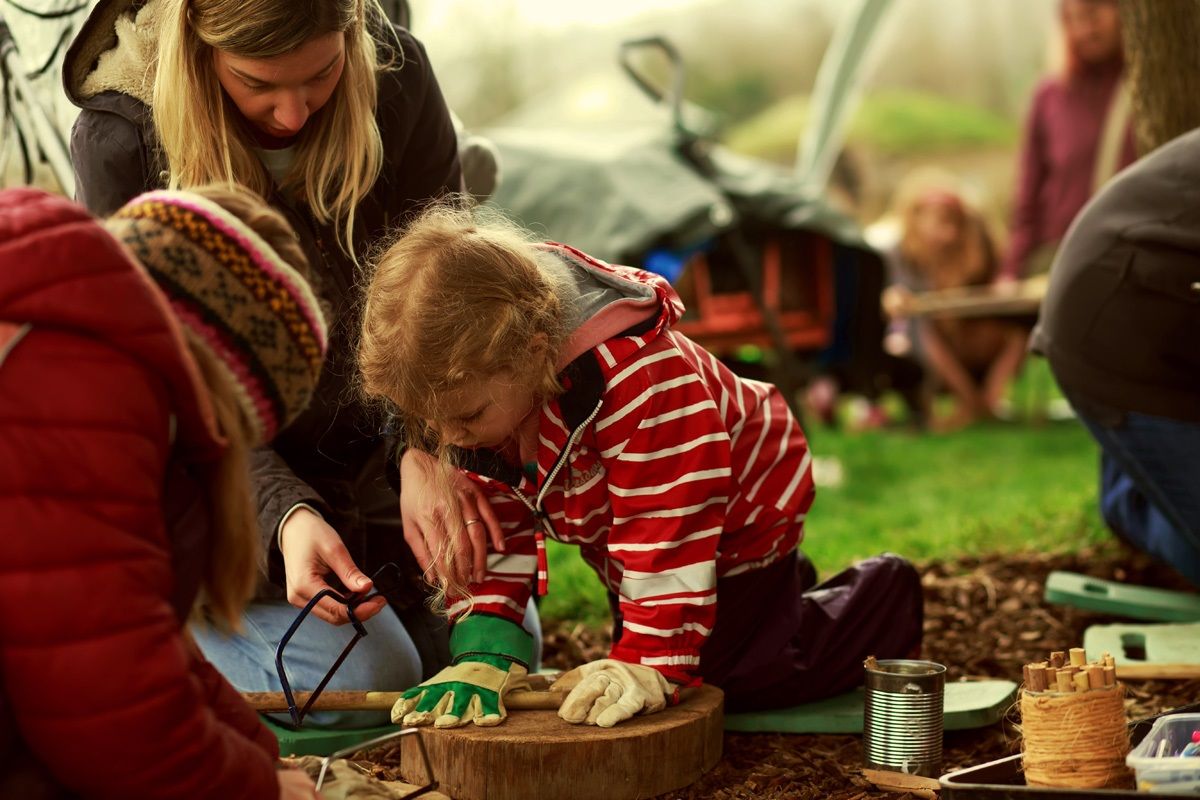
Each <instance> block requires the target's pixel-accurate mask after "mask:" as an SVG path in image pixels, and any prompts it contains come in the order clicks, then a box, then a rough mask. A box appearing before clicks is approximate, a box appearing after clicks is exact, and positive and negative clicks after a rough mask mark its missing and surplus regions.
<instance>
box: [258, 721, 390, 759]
mask: <svg viewBox="0 0 1200 800" xmlns="http://www.w3.org/2000/svg"><path fill="white" fill-rule="evenodd" d="M260 719H262V721H263V722H264V723H265V724H266V726H267V728H269V729H270V731H271V733H273V734H275V738H276V739H278V740H279V754H280V755H282V756H284V757H285V758H286V757H287V756H327V755H329V754H330V753H333V752H335V751H337V750H341V749H343V748H346V747H353V746H354V745H356V744H358V743H359V742H365V741H366V740H368V739H374V738H375V737H376V736H383V735H384V734H385V733H395V732H396V730H397V727H396V726H395V725H380V726H378V727H375V728H346V729H343V730H332V729H328V728H310V727H305V728H301V729H300V730H296V729H295V728H292V727H291V726H288V725H281V724H280V723H278V722H276V721H275V720H273V719H271V718H270V717H263V716H261V715H260Z"/></svg>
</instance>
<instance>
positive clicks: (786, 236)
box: [676, 231, 834, 355]
mask: <svg viewBox="0 0 1200 800" xmlns="http://www.w3.org/2000/svg"><path fill="white" fill-rule="evenodd" d="M711 258H712V257H711V256H710V255H709V254H705V253H699V254H697V255H695V256H693V257H692V259H691V261H689V262H688V265H687V267H686V268H685V270H684V272H683V274H682V275H681V276H680V279H679V281H678V282H677V286H676V288H677V289H678V291H679V294H680V296H681V297H682V298H683V301H684V304H685V305H686V306H687V313H686V314H685V315H684V317H683V319H682V320H681V321H680V322H679V324H678V325H677V326H676V330H678V331H679V332H680V333H682V334H684V335H685V336H687V337H688V338H690V339H692V340H694V341H696V342H697V343H699V344H701V345H703V346H704V347H706V348H707V349H709V350H711V351H712V352H714V353H716V354H718V355H729V354H731V353H732V352H733V351H734V350H736V349H737V348H738V347H740V346H742V345H757V346H759V347H765V348H772V347H774V346H775V343H774V341H773V340H772V338H771V335H770V332H769V331H768V330H767V327H766V323H765V322H764V320H763V315H762V312H761V311H760V310H759V307H758V305H757V304H756V303H755V302H754V298H753V297H752V296H751V294H750V292H749V290H747V289H740V290H736V291H717V290H714V288H713V273H714V271H715V270H733V271H735V272H736V271H737V266H736V265H734V264H732V263H720V262H719V261H718V262H717V263H713V262H712V261H711V260H710V259H711ZM760 268H761V269H762V284H763V298H764V305H766V307H767V308H769V309H772V310H773V311H774V312H775V313H776V314H777V315H778V317H779V323H780V326H781V327H782V328H783V332H784V338H785V340H786V341H787V344H788V346H789V347H791V348H792V349H793V350H797V351H808V352H812V351H817V350H821V349H823V348H825V347H826V346H828V344H829V341H830V338H831V336H832V329H833V317H834V296H833V286H834V283H833V244H832V243H831V242H830V241H829V240H828V239H826V238H824V237H821V236H816V235H814V234H809V233H804V232H802V231H785V232H782V233H776V234H772V235H770V236H768V237H767V238H766V240H765V241H764V242H763V243H762V263H761V265H760Z"/></svg>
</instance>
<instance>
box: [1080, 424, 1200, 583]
mask: <svg viewBox="0 0 1200 800" xmlns="http://www.w3.org/2000/svg"><path fill="white" fill-rule="evenodd" d="M1076 411H1079V408H1078V406H1076ZM1079 418H1080V419H1081V420H1082V421H1083V423H1084V424H1085V425H1086V426H1087V428H1088V430H1089V431H1091V433H1092V436H1093V437H1095V439H1096V441H1097V442H1099V443H1100V448H1101V451H1102V452H1101V459H1100V511H1101V513H1102V514H1103V516H1104V521H1105V522H1107V523H1108V526H1109V527H1110V528H1112V529H1113V530H1114V531H1116V532H1117V533H1118V534H1119V535H1120V536H1122V537H1123V538H1124V539H1126V540H1127V541H1128V542H1129V543H1130V544H1132V545H1133V546H1135V547H1137V548H1138V549H1140V550H1144V551H1145V552H1147V553H1150V554H1151V555H1153V556H1156V557H1157V558H1159V559H1161V560H1162V561H1164V562H1166V563H1167V564H1168V565H1170V566H1171V567H1174V568H1175V569H1176V570H1178V571H1179V572H1180V574H1182V575H1183V576H1184V577H1185V578H1187V579H1188V580H1189V581H1191V582H1192V583H1193V584H1195V585H1197V586H1200V424H1197V423H1194V422H1183V421H1180V420H1174V419H1168V418H1166V417H1156V416H1151V415H1149V414H1138V413H1133V412H1129V413H1126V414H1124V415H1123V419H1122V420H1121V422H1120V423H1118V424H1115V425H1105V424H1102V423H1101V422H1099V421H1098V420H1096V419H1094V418H1092V417H1090V416H1088V415H1086V414H1084V413H1080V414H1079Z"/></svg>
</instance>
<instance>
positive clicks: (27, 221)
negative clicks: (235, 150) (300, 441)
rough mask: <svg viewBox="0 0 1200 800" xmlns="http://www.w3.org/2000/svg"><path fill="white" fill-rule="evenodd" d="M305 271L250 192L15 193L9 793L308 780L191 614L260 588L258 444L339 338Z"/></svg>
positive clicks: (307, 386)
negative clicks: (98, 207) (93, 199)
mask: <svg viewBox="0 0 1200 800" xmlns="http://www.w3.org/2000/svg"><path fill="white" fill-rule="evenodd" d="M306 270H307V264H306V261H305V258H304V256H303V254H302V253H301V252H300V251H299V249H298V247H297V245H296V242H295V238H294V235H293V233H292V231H291V229H290V228H289V227H288V225H287V223H286V222H284V221H283V219H282V218H281V217H279V216H278V215H277V214H275V213H274V212H272V211H270V210H269V209H268V208H267V207H266V206H264V205H263V204H262V203H261V202H259V201H258V199H257V198H256V197H254V196H252V195H249V194H248V193H245V192H242V191H235V190H233V189H197V190H195V191H193V192H153V193H150V194H146V195H142V196H141V197H138V198H136V199H134V200H132V201H130V202H129V203H128V204H127V205H125V206H124V207H123V208H121V209H120V210H119V211H118V212H117V213H116V214H115V215H114V216H113V217H112V218H111V219H109V220H107V221H105V222H98V221H96V220H93V219H92V218H91V217H89V216H88V214H87V212H85V211H84V210H83V209H82V208H79V207H77V206H75V205H73V204H71V203H69V202H67V201H65V200H63V199H61V198H56V197H53V196H51V195H48V194H45V193H43V192H39V191H35V190H32V189H14V190H9V191H5V192H0V519H2V520H3V536H0V564H3V565H4V566H3V569H2V570H0V742H2V743H3V745H4V746H3V750H0V753H2V755H0V796H3V797H59V796H72V797H79V796H82V797H137V798H181V797H187V798H214V799H215V798H220V799H221V800H231V799H233V798H246V800H250V799H251V798H255V799H256V800H257V799H261V798H275V797H279V798H288V799H289V800H290V799H291V798H315V797H316V791H315V789H314V787H313V784H312V782H311V780H309V778H308V777H307V776H306V775H304V774H303V773H301V772H299V771H297V770H279V769H277V759H278V756H279V753H278V746H277V744H276V742H275V739H274V737H273V736H272V735H271V734H270V732H269V731H268V730H267V729H266V728H265V727H264V726H263V725H262V723H261V722H260V721H259V719H258V716H257V715H256V714H255V713H254V712H253V711H252V710H251V709H250V708H249V707H248V706H247V705H246V704H245V703H244V702H243V701H242V699H241V697H240V696H238V694H237V693H236V692H235V691H234V690H233V689H232V687H230V685H229V684H228V683H227V682H226V681H225V679H224V678H222V677H221V676H220V675H219V674H217V672H216V671H215V670H214V669H213V668H212V667H211V666H210V665H209V664H208V662H206V661H205V660H204V658H203V657H202V656H201V655H200V653H199V651H198V650H197V648H196V646H195V644H194V643H193V642H192V641H191V639H190V638H189V636H188V634H187V629H186V627H185V626H186V622H187V620H188V618H189V616H190V615H191V613H192V611H193V606H194V604H195V602H196V600H197V597H199V598H201V599H202V600H203V602H204V604H205V605H206V607H207V609H208V616H209V617H211V618H213V619H216V620H218V621H223V622H224V623H226V624H233V623H236V621H237V620H238V619H239V618H240V613H241V609H242V607H243V606H244V604H245V603H246V602H247V601H248V600H249V598H250V596H251V594H252V593H253V591H254V588H255V585H256V582H257V577H258V574H259V566H258V565H259V554H258V552H257V550H258V547H259V545H258V535H257V532H256V531H257V528H256V525H255V519H254V509H253V505H252V503H251V498H250V487H249V473H248V469H247V453H248V450H249V449H250V448H251V447H254V446H256V445H258V444H260V443H262V442H265V441H267V440H269V439H270V438H271V437H272V436H273V435H274V433H275V432H276V431H278V430H279V429H280V428H282V427H283V426H284V425H286V424H287V422H288V421H289V420H290V419H291V418H293V417H294V416H295V415H296V414H297V413H299V411H300V410H301V409H302V408H303V407H304V405H305V403H306V402H307V401H308V398H309V396H310V394H311V393H312V390H313V387H314V386H315V384H316V380H317V376H318V374H319V372H320V368H321V364H322V359H323V355H324V351H325V342H326V332H325V323H324V320H323V317H322V313H321V310H320V308H319V307H318V304H317V303H316V301H315V299H314V296H313V294H312V292H311V290H310V288H309V287H308V285H307V283H306V281H305V278H304V277H303V273H304V272H306Z"/></svg>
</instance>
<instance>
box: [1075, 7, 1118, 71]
mask: <svg viewBox="0 0 1200 800" xmlns="http://www.w3.org/2000/svg"><path fill="white" fill-rule="evenodd" d="M1062 20H1063V28H1064V29H1065V30H1066V33H1067V38H1068V39H1069V40H1070V41H1071V47H1072V49H1074V51H1075V52H1076V53H1077V54H1078V55H1079V58H1080V59H1081V60H1082V61H1084V62H1087V63H1100V62H1103V61H1108V60H1109V59H1111V58H1113V57H1115V56H1116V54H1117V52H1118V51H1119V50H1120V49H1121V15H1120V11H1119V9H1118V7H1117V4H1116V3H1111V2H1098V1H1097V0H1066V2H1065V3H1063V6H1062Z"/></svg>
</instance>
